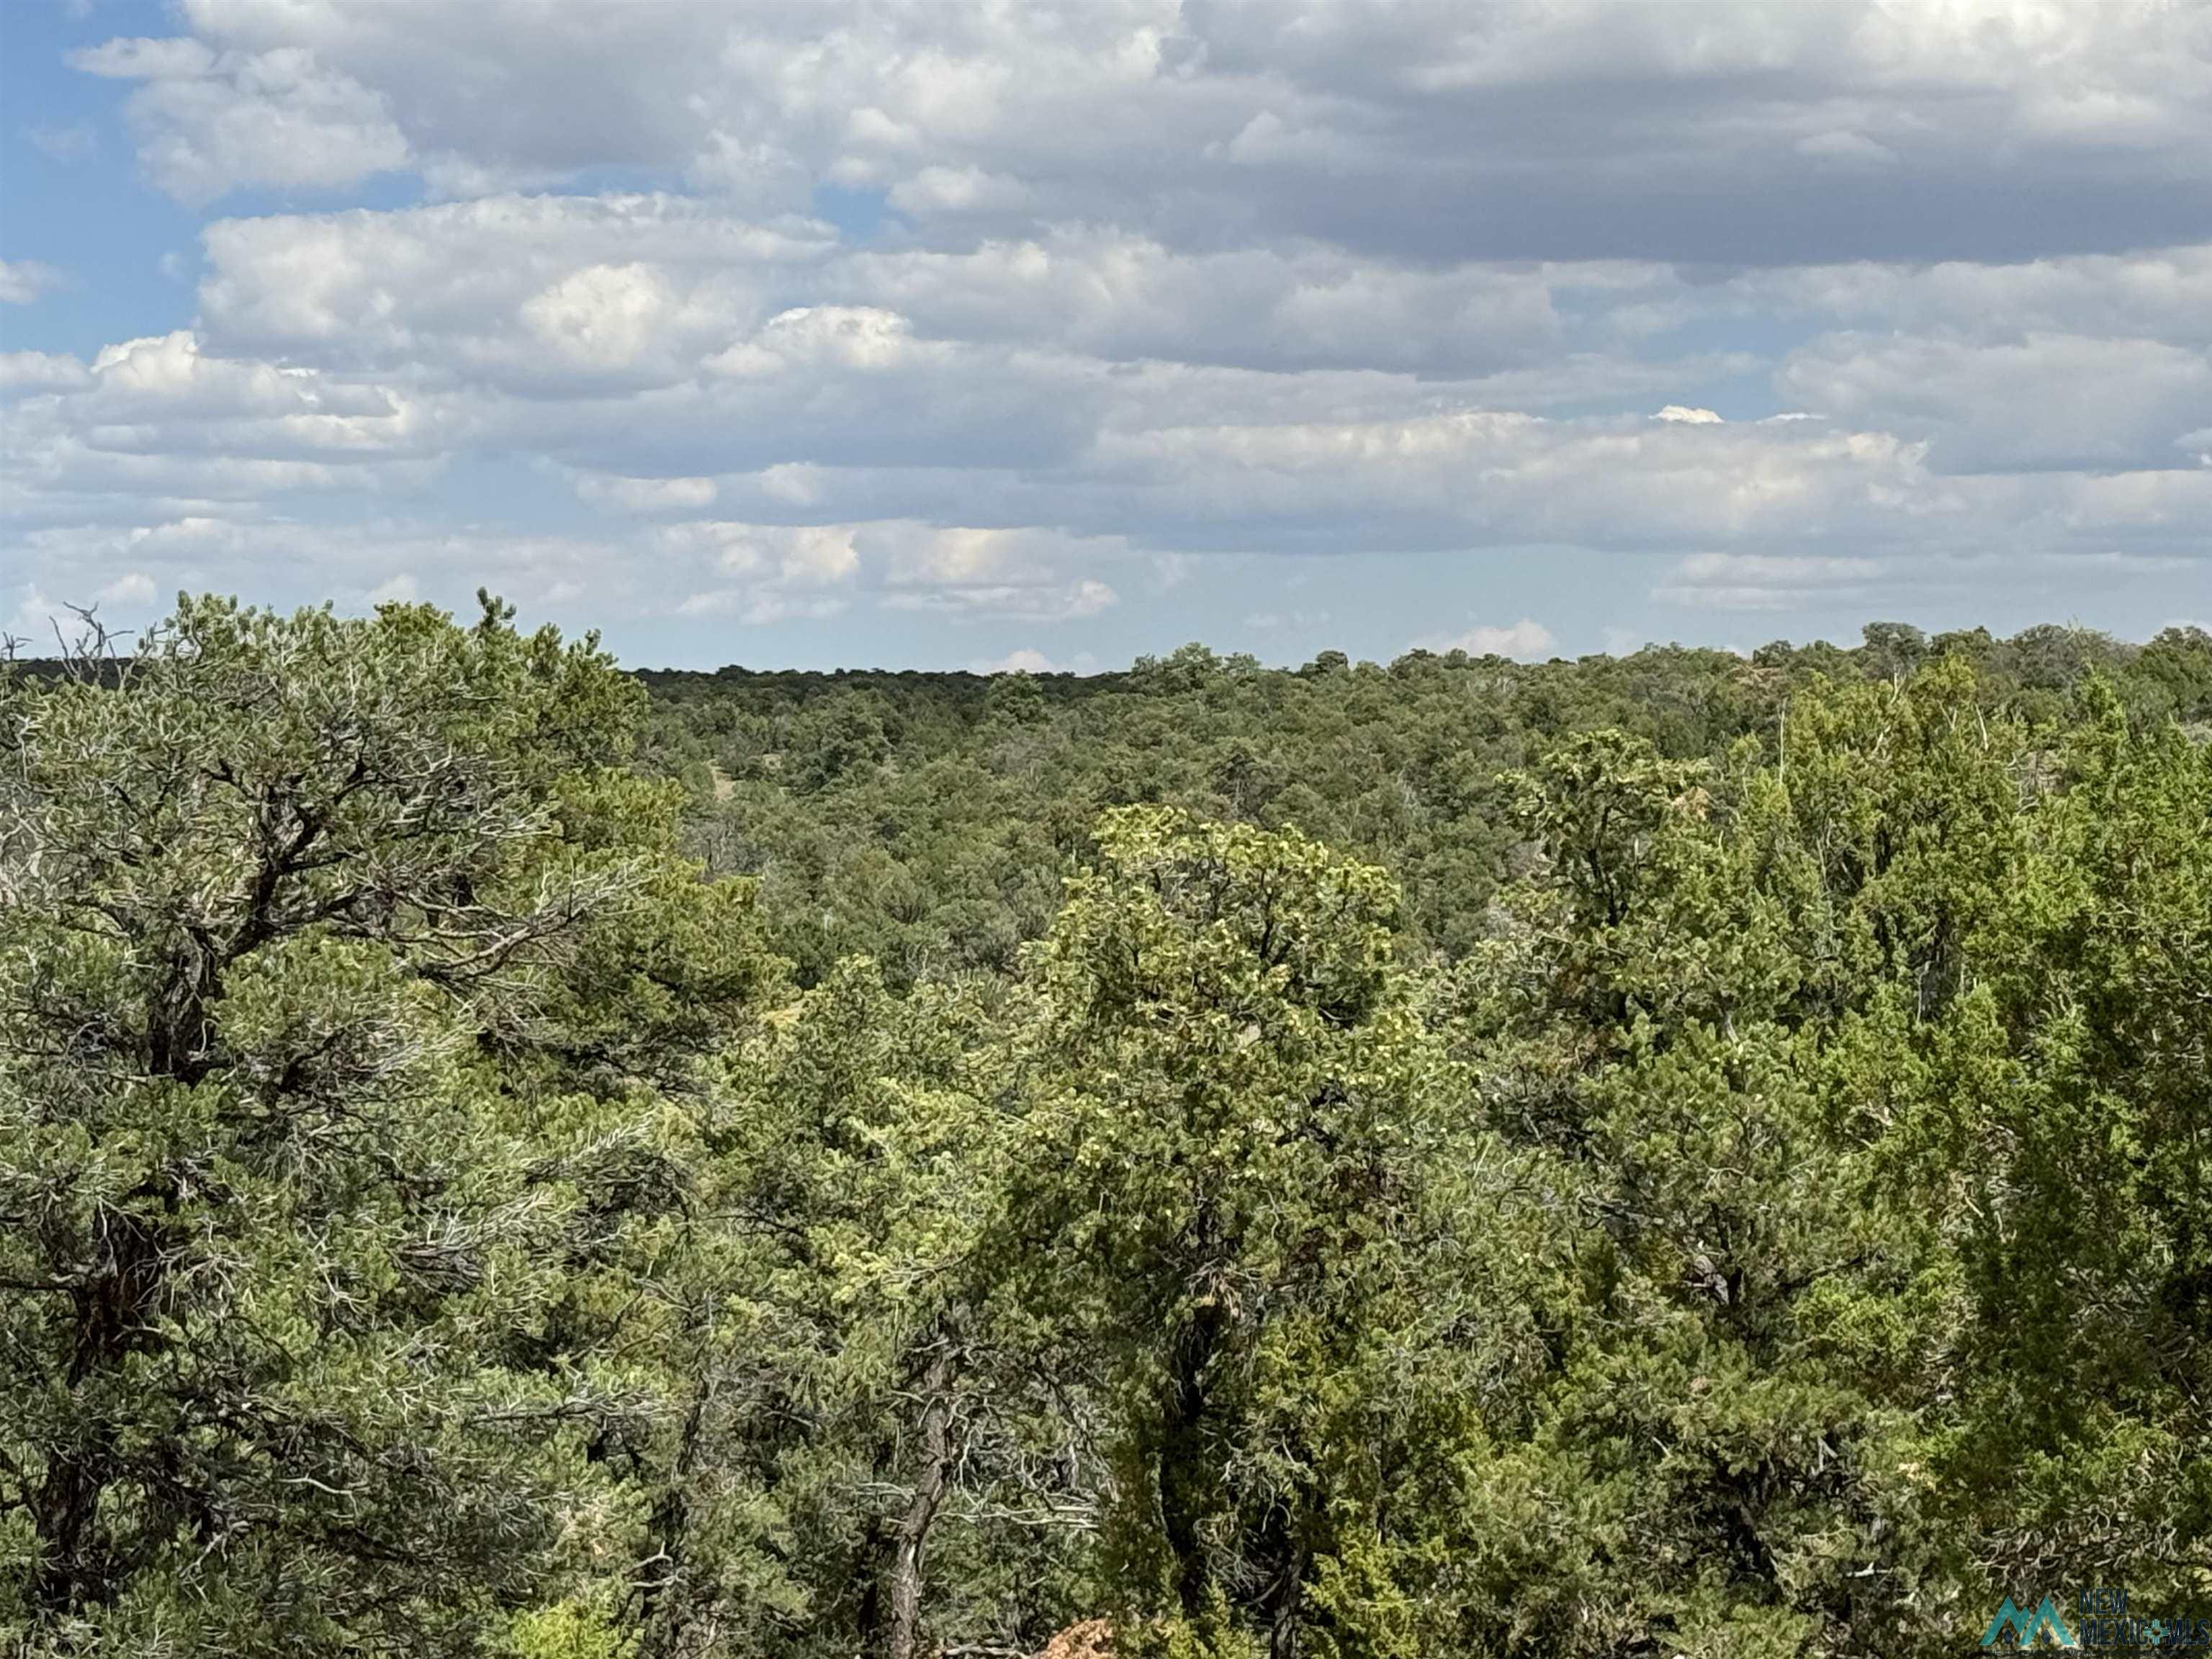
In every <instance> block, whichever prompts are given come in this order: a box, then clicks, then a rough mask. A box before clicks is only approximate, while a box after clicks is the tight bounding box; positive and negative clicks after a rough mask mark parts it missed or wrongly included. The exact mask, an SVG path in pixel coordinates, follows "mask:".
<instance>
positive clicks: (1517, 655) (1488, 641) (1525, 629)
mask: <svg viewBox="0 0 2212 1659" xmlns="http://www.w3.org/2000/svg"><path fill="white" fill-rule="evenodd" d="M1417 643H1421V644H1424V645H1425V647H1426V648H1428V649H1430V650H1432V651H1464V652H1466V653H1467V654H1468V656H1470V657H1511V658H1513V659H1515V660H1516V661H1519V662H1541V661H1542V660H1543V659H1545V658H1547V657H1549V656H1550V655H1551V654H1552V653H1553V649H1554V647H1557V646H1558V644H1559V641H1558V640H1556V639H1554V638H1553V636H1552V630H1551V629H1548V628H1547V627H1545V626H1544V624H1543V623H1540V622H1537V621H1536V620H1534V618H1533V617H1522V618H1521V620H1520V621H1519V622H1516V623H1508V624H1506V625H1505V626H1504V627H1498V626H1496V625H1485V624H1477V625H1476V626H1474V627H1473V628H1469V629H1466V630H1465V631H1464V632H1462V633H1460V634H1455V635H1452V636H1451V637H1450V638H1449V639H1443V640H1430V641H1417Z"/></svg>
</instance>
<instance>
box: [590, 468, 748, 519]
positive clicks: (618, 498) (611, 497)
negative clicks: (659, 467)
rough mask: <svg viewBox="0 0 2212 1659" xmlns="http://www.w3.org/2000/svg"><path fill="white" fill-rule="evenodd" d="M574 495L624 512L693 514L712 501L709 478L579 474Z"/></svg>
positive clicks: (712, 486)
mask: <svg viewBox="0 0 2212 1659" xmlns="http://www.w3.org/2000/svg"><path fill="white" fill-rule="evenodd" d="M572 482H573V483H574V485H575V489H576V494H577V495H580V496H581V497H582V498H583V499H584V500H585V501H590V502H592V504H593V505H594V506H599V507H612V508H615V509H617V510H618V511H620V512H623V513H696V512H698V511H699V510H700V509H701V508H702V507H712V506H713V505H714V496H715V495H716V493H717V492H716V489H715V484H714V480H713V479H712V478H625V477H606V476H602V475H599V474H595V473H589V472H586V473H579V474H578V475H577V476H576V477H575V478H574V480H573V481H572Z"/></svg>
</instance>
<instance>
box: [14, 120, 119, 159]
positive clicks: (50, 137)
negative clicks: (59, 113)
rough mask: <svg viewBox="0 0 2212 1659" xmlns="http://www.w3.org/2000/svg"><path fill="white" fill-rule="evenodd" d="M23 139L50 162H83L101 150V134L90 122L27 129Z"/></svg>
mask: <svg viewBox="0 0 2212 1659" xmlns="http://www.w3.org/2000/svg"><path fill="white" fill-rule="evenodd" d="M23 137H26V138H27V139H29V140H30V141H31V148H32V149H35V150H37V151H38V152H39V154H40V155H43V156H45V157H46V159H47V160H48V161H61V162H70V161H82V160H83V159H84V158H85V157H86V156H88V155H91V154H93V153H94V151H95V150H97V149H99V148H100V133H99V131H98V130H97V129H95V128H94V126H93V125H92V124H91V123H90V122H89V121H73V122H71V123H70V125H67V126H65V127H58V126H33V127H26V128H24V129H23Z"/></svg>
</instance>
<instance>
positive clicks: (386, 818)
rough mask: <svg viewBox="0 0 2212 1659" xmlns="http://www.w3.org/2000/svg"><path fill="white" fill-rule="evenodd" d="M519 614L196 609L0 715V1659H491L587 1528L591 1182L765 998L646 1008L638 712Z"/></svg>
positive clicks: (587, 653) (597, 1421) (25, 682)
mask: <svg viewBox="0 0 2212 1659" xmlns="http://www.w3.org/2000/svg"><path fill="white" fill-rule="evenodd" d="M508 617H509V613H508V612H507V611H506V610H504V609H503V608H502V607H500V606H498V605H495V604H494V603H493V602H491V601H489V600H487V601H486V602H485V606H484V611H483V616H482V617H481V618H480V619H479V620H478V621H477V623H476V625H475V626H473V627H471V628H468V629H462V628H459V627H456V626H455V625H454V624H453V623H451V622H449V621H448V620H447V619H446V618H445V617H442V616H441V615H440V614H439V613H437V612H435V611H432V610H429V609H428V608H427V607H418V606H386V607H385V608H383V609H382V610H380V611H379V612H378V614H377V615H376V616H375V617H374V618H373V619H370V620H366V621H348V620H342V619H340V618H337V617H333V616H331V614H330V613H329V612H327V611H304V612H301V613H300V614H298V615H295V616H292V617H279V616H276V615H274V614H271V613H268V612H263V611H250V610H241V609H240V608H238V607H237V606H235V605H232V604H229V603H226V602H223V601H219V600H187V601H184V602H182V603H181V604H180V605H179V610H178V611H177V612H176V614H175V616H174V617H173V619H172V620H171V621H170V622H169V623H167V624H166V625H165V626H164V627H162V628H161V629H157V630H155V632H154V633H153V634H152V635H149V637H148V638H147V639H146V640H145V641H143V645H142V648H141V649H140V650H139V652H138V653H137V655H136V656H135V657H133V658H132V659H131V660H129V661H128V662H123V663H112V662H100V661H96V660H87V661H81V662H78V663H76V664H74V665H71V671H70V672H68V673H67V674H65V675H64V677H63V678H61V679H60V680H59V681H58V683H45V682H40V681H34V680H32V679H29V678H24V677H16V676H11V677H10V678H9V680H8V681H7V682H6V684H4V685H3V686H0V744H4V757H5V769H4V777H0V824H4V825H5V826H6V828H5V829H4V831H0V836H4V842H0V1009H4V1018H0V1395H4V1396H5V1397H6V1398H7V1399H8V1400H9V1401H10V1408H9V1411H8V1413H6V1415H5V1417H4V1418H0V1550H4V1563H5V1565H4V1568H0V1571H4V1572H5V1575H6V1578H7V1580H8V1583H9V1591H10V1593H11V1600H12V1605H13V1608H14V1611H13V1612H12V1613H11V1614H10V1615H9V1618H10V1620H11V1623H12V1629H13V1632H14V1633H15V1638H16V1640H17V1642H18V1644H19V1645H21V1646H24V1647H27V1649H29V1650H56V1651H67V1652H70V1653H88V1652H92V1651H104V1652H115V1653H123V1652H129V1653H132V1654H156V1653H164V1652H174V1653H184V1652H214V1651H222V1652H230V1653H240V1654H254V1653H263V1652H269V1653H274V1652H280V1651H281V1652H283V1653H287V1654H298V1653H313V1652H331V1653H337V1652H356V1651H361V1650H363V1649H364V1648H373V1649H378V1650H387V1651H389V1650H405V1651H409V1652H412V1653H423V1654H436V1653H463V1652H471V1651H476V1650H479V1649H481V1648H483V1646H484V1645H485V1644H487V1643H490V1642H492V1641H494V1640H495V1639H501V1633H502V1632H504V1630H505V1627H506V1614H505V1612H504V1610H505V1609H507V1608H509V1607H520V1606H524V1605H526V1604H528V1603H530V1602H531V1601H533V1600H534V1599H537V1598H539V1597H541V1596H543V1595H546V1594H548V1593H549V1592H550V1591H551V1590H555V1589H557V1588H558V1586H559V1584H560V1583H561V1582H562V1575H563V1573H564V1572H565V1571H568V1569H570V1568H571V1567H573V1566H574V1565H576V1564H577V1561H578V1559H579V1552H580V1550H584V1549H588V1548H589V1547H592V1544H593V1543H594V1541H595V1540H596V1539H598V1538H599V1537H600V1536H601V1535H602V1534H604V1533H605V1525H604V1524H603V1523H605V1522H606V1521H607V1520H608V1517H609V1515H610V1513H611V1511H610V1510H608V1509H607V1507H606V1506H607V1503H608V1493H607V1491H606V1487H605V1480H603V1478H602V1476H601V1474H600V1473H599V1470H598V1469H597V1468H595V1467H594V1466H593V1464H592V1455H591V1448H592V1442H593V1440H594V1438H595V1437H597V1436H599V1435H600V1434H602V1433H603V1432H604V1431H605V1427H606V1425H608V1423H609V1422H611V1421H612V1420H616V1419H619V1418H620V1417H621V1416H623V1414H625V1413H629V1412H630V1411H632V1410H634V1409H635V1408H637V1407H638V1405H639V1402H637V1401H626V1400H623V1399H620V1398H615V1397H611V1396H609V1395H607V1394H606V1393H605V1392H604V1391H603V1390H601V1389H599V1388H597V1387H596V1386H594V1384H593V1383H592V1379H591V1377H590V1376H589V1374H588V1368H587V1367H586V1364H585V1363H584V1356H582V1355H580V1354H578V1353H577V1352H573V1351H571V1350H570V1349H568V1348H567V1347H565V1346H563V1345H562V1340H561V1339H560V1336H559V1332H558V1327H559V1324H560V1319H559V1311H560V1307H561V1303H562V1295H563V1291H564V1279H563V1273H562V1267H563V1264H564V1262H567V1261H572V1260H573V1258H574V1255H575V1252H576V1249H577V1248H578V1242H579V1238H580V1236H581V1234H580V1230H581V1233H588V1232H589V1231H592V1227H593V1226H594V1225H597V1223H596V1222H595V1220H594V1212H593V1208H592V1200H591V1199H590V1197H589V1196H588V1192H589V1188H590V1187H591V1182H590V1180H589V1179H588V1176H587V1172H586V1169H585V1165H586V1164H588V1163H589V1162H590V1158H589V1157H588V1156H586V1155H587V1154H589V1153H590V1152H592V1151H593V1149H604V1148H605V1147H606V1146H608V1145H610V1144H611V1143H614V1142H619V1141H620V1140H621V1139H623V1134H624V1133H625V1131H624V1129H623V1125H622V1123H621V1122H620V1121H617V1120H618V1119H620V1118H621V1117H623V1116H625V1115H627V1110H626V1109H625V1110H624V1111H622V1112H617V1114H616V1116H615V1117H614V1118H611V1117H610V1116H609V1115H608V1110H607V1107H606V1102H608V1101H610V1100H611V1101H615V1102H617V1103H621V1102H623V1101H625V1100H627V1101H628V1103H629V1105H631V1106H634V1105H635V1101H636V1099H637V1097H638V1091H641V1090H643V1089H647V1088H648V1087H649V1086H651V1085H650V1083H649V1080H648V1078H647V1073H651V1072H653V1070H655V1069H656V1068H659V1069H662V1070H663V1072H664V1076H665V1064H664V1063H663V1062H654V1063H653V1064H650V1065H649V1064H647V1062H646V1061H645V1059H644V1057H643V1056H642V1055H641V1054H640V1053H639V1052H638V1050H637V1048H636V1047H635V1044H634V1042H633V1039H634V1037H635V1036H637V1035H640V1034H639V1033H636V1032H635V1031H632V1030H628V1029H626V1028H628V1027H629V1025H630V1024H631V1021H632V1016H633V1015H634V1014H635V1013H637V1012H640V1010H641V1007H642V1006H643V1003H642V1002H641V999H642V1000H643V1002H652V1001H654V1000H659V1002H660V1003H661V1004H662V1005H663V1006H664V1010H665V1005H666V1004H668V1003H671V1002H674V1001H682V1002H684V1003H685V1004H686V1005H687V1006H685V1008H684V1010H683V1011H682V1012H681V1013H680V1014H677V1013H673V1012H671V1013H670V1014H669V1018H672V1019H675V1020H676V1021H677V1022H678V1023H679V1024H682V1023H696V1022H699V1021H702V1020H711V1019H713V1018H714V1011H715V1010H716V1009H718V1008H723V1007H726V1006H728V1002H729V1000H730V999H732V998H734V997H738V996H740V995H741V994H742V992H743V987H744V983H745V982H746V981H747V980H748V977H749V976H748V975H747V974H746V973H744V972H738V973H736V974H735V975H731V976H726V977H724V978H722V979H720V980H714V979H713V978H712V976H708V975H702V976H699V977H696V978H692V979H689V980H685V979H683V978H682V977H681V976H678V980H677V981H676V982H673V983H670V984H667V985H666V986H665V987H661V989H660V990H659V991H656V990H655V989H654V988H653V971H652V963H651V960H650V958H651V957H652V955H653V951H650V950H648V949H647V948H646V947H645V945H644V943H643V940H642V939H641V933H652V932H653V931H654V930H653V929H652V928H650V927H647V928H644V929H642V930H640V929H637V928H635V927H634V924H635V922H636V920H637V917H638V915H639V913H640V912H641V910H643V909H646V908H653V907H654V906H655V903H656V893H658V894H659V896H660V897H662V898H665V897H666V896H668V894H669V892H670V891H671V890H681V889H682V888H683V887H684V885H685V883H684V873H683V872H684V866H682V865H681V863H680V861H679V860H677V859H676V857H675V856H674V854H673V853H672V851H671V847H670V844H669V837H670V835H671V831H672V827H673V825H672V817H671V815H670V813H669V811H667V803H666V800H665V790H663V789H662V788H661V787H659V786H656V785H652V784H649V783H647V782H645V781H642V780H639V779H635V778H633V777H632V776H630V775H629V774H628V773H627V771H626V770H625V769H624V763H625V761H626V759H627V750H628V744H629V730H630V727H631V724H632V722H633V721H634V720H635V717H636V715H637V713H638V710H639V704H640V695H639V693H638V691H637V690H636V689H635V687H634V686H633V685H632V684H630V683H629V682H628V681H626V680H625V679H624V678H623V677H621V676H620V675H618V674H617V672H616V671H614V669H613V666H612V665H611V662H610V661H609V659H607V658H606V657H605V654H604V653H601V652H599V650H598V649H597V647H596V644H595V642H594V641H591V640H586V641H582V642H580V643H578V644H574V645H567V646H564V645H562V643H561V641H559V640H558V638H557V637H556V635H554V634H553V633H552V632H551V631H550V630H542V631H540V632H538V633H537V634H534V635H520V634H518V633H516V632H515V630H514V629H513V628H512V627H511V626H510V624H509V621H508ZM662 913H663V914H664V915H665V914H666V911H665V907H662ZM625 928H631V930H632V931H631V932H630V933H629V934H628V936H627V937H625V936H624V929H625ZM617 995H619V996H621V997H625V998H628V999H629V1003H630V1006H627V1007H624V1008H622V1009H620V1010H616V1011H614V1012H611V1004H610V1003H608V1002H607V1000H606V999H607V998H609V997H611V996H617ZM647 1025H648V1027H649V1028H650V1022H649V1021H648V1022H647ZM659 1029H661V1030H665V1029H666V1022H665V1021H664V1022H663V1024H662V1026H661V1027H660V1028H659ZM642 1035H644V1036H647V1038H648V1039H649V1038H650V1036H652V1035H653V1030H652V1029H648V1030H647V1031H645V1032H644V1033H642Z"/></svg>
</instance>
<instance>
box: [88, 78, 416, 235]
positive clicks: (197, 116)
mask: <svg viewBox="0 0 2212 1659" xmlns="http://www.w3.org/2000/svg"><path fill="white" fill-rule="evenodd" d="M70 64H72V65H74V66H75V67H76V68H77V69H80V70H84V71H86V72H87V73H88V74H92V75H98V76H106V77H108V78H111V79H116V80H130V81H137V82H140V85H139V87H138V88H137V90H136V91H134V92H133V93H132V94H131V97H130V100H129V101H128V104H127V106H126V109H127V112H128V114H129V117H130V120H131V127H132V130H133V131H135V132H136V133H137V135H138V160H139V164H140V165H141V166H142V167H143V168H144V169H145V171H146V173H147V176H148V177H149V178H150V179H152V180H153V181H154V182H155V184H156V185H159V186H160V187H161V189H163V190H165V191H167V192H168V193H169V194H170V195H172V196H174V197H177V198H178V199H179V201H184V202H188V203H204V202H210V201H212V200H214V199H215V198H216V197H219V196H222V195H224V194H225V193H227V192H228V191H233V190H235V189H238V188H240V186H241V185H275V186H277V187H280V188H285V187H295V186H301V185H306V186H310V187H318V188H327V187H330V186H333V185H350V184H354V183H356V182H358V181H359V180H361V179H366V178H368V177H369V176H370V175H372V174H374V173H384V172H389V171H391V170H392V169H394V168H397V167H404V166H406V165H407V163H408V161H409V159H410V156H409V150H408V145H407V140H406V139H405V137H404V136H402V134H401V133H400V131H399V129H398V127H397V126H395V125H393V124H392V115H391V110H390V106H389V105H388V104H387V102H386V99H385V97H384V95H383V94H381V93H380V92H377V91H374V90H373V89H371V88H368V87H366V86H364V85H362V83H361V82H358V81H356V80H355V79H354V78H353V77H352V76H349V75H345V74H343V73H340V72H337V71H336V70H330V69H327V68H325V67H324V66H323V64H320V63H319V61H318V60H317V59H316V57H315V55H314V53H313V52H312V51H308V50H307V49H305V48H301V47H298V46H276V47H273V48H271V49H270V50H269V51H266V52H214V51H211V50H210V48H209V47H208V46H206V45H204V43H203V42H201V41H199V40H191V39H179V40H110V41H107V42H106V44H104V45H101V46H93V47H88V48H87V49H85V50H83V51H81V52H73V53H71V54H70Z"/></svg>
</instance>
